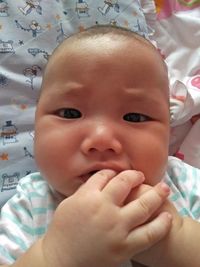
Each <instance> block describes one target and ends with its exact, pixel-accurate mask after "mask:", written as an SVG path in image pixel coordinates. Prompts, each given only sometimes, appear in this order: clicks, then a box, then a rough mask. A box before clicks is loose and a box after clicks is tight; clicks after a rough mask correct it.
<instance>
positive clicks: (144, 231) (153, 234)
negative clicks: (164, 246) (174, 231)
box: [127, 212, 172, 256]
mask: <svg viewBox="0 0 200 267" xmlns="http://www.w3.org/2000/svg"><path fill="white" fill-rule="evenodd" d="M171 225H172V216H171V214H170V213H168V212H162V213H161V214H160V215H159V216H158V217H156V218H155V219H154V220H152V221H151V222H149V223H147V224H144V225H142V226H140V227H138V228H136V229H134V230H133V231H132V232H131V233H130V234H129V235H128V237H127V241H128V245H129V248H130V252H131V251H133V252H134V255H136V254H137V253H140V252H142V251H144V250H146V249H149V248H150V247H152V246H153V245H154V244H156V243H157V242H159V241H160V240H161V239H163V238H164V237H165V236H166V234H167V233H168V232H169V230H170V227H171ZM134 255H132V256H134Z"/></svg>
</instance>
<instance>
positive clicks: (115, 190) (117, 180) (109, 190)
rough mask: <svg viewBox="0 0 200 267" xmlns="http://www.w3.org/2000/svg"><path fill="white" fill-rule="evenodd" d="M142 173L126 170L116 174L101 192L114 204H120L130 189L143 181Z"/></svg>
mask: <svg viewBox="0 0 200 267" xmlns="http://www.w3.org/2000/svg"><path fill="white" fill-rule="evenodd" d="M144 179H145V178H144V175H143V174H142V173H141V172H138V171H133V170H127V171H123V172H121V173H119V174H118V175H116V176H115V177H114V178H113V179H112V180H110V181H109V183H108V184H107V185H106V186H105V187H104V189H103V193H104V194H106V195H107V197H108V198H109V199H110V200H111V201H112V202H113V203H115V204H116V205H121V204H122V203H123V202H124V200H125V199H126V197H127V196H128V194H129V193H130V191H131V190H132V189H133V188H134V187H136V186H138V185H140V184H141V183H143V181H144Z"/></svg>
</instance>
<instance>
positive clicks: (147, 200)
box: [121, 183, 170, 230]
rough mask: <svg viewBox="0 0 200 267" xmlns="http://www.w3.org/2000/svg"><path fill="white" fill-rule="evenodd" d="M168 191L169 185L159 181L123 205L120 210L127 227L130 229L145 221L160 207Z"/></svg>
mask: <svg viewBox="0 0 200 267" xmlns="http://www.w3.org/2000/svg"><path fill="white" fill-rule="evenodd" d="M169 193H170V189H169V187H168V186H167V185H166V184H165V183H159V184H157V185H156V186H155V187H152V189H150V190H148V191H147V192H145V193H144V194H142V195H141V196H140V197H138V198H137V199H136V200H133V201H132V202H130V203H128V204H127V205H126V206H124V207H123V209H122V210H121V212H122V216H124V218H125V219H124V220H125V223H126V227H128V228H127V229H130V230H131V229H133V228H135V227H137V226H139V225H141V224H143V223H144V222H146V221H147V220H148V219H149V218H150V217H151V216H152V215H153V214H154V213H155V211H157V210H158V209H159V208H160V207H161V205H162V204H163V203H164V201H165V200H166V198H167V197H168V195H169Z"/></svg>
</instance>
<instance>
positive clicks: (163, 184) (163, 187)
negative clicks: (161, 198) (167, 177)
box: [160, 182, 170, 194]
mask: <svg viewBox="0 0 200 267" xmlns="http://www.w3.org/2000/svg"><path fill="white" fill-rule="evenodd" d="M160 187H161V188H162V190H163V191H164V192H165V193H168V194H169V193H170V188H169V186H168V185H167V184H166V183H164V182H161V183H160Z"/></svg>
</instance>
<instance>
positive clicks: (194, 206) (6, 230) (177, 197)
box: [0, 157, 200, 267]
mask: <svg viewBox="0 0 200 267" xmlns="http://www.w3.org/2000/svg"><path fill="white" fill-rule="evenodd" d="M163 180H164V181H165V182H166V183H168V184H169V186H170V187H171V191H172V193H171V196H170V198H171V200H172V201H173V202H174V205H175V206H176V208H177V209H178V211H179V212H180V214H181V215H183V216H189V217H192V218H194V219H195V220H198V221H200V194H199V193H198V192H200V170H199V169H195V168H193V167H191V166H189V165H187V164H185V163H183V162H182V161H181V160H179V159H176V158H173V157H170V158H169V164H168V169H167V174H166V175H165V177H164V178H163ZM60 201H61V199H60V196H59V194H57V193H55V192H53V191H52V190H51V188H50V187H49V185H48V184H47V182H46V181H44V180H43V178H42V177H41V175H40V173H34V174H30V175H28V176H26V177H24V178H23V179H21V180H20V182H19V185H18V187H17V194H16V195H15V196H14V197H13V198H12V199H10V200H9V202H7V204H6V205H5V206H4V207H3V208H2V211H1V219H0V264H11V263H13V262H15V260H16V259H17V258H18V257H19V256H20V255H21V254H23V253H24V252H25V251H26V250H27V249H28V248H29V247H30V246H31V245H32V244H33V243H34V242H35V241H36V240H37V239H38V238H40V237H41V236H42V235H43V234H44V233H45V232H46V231H47V228H48V225H49V223H50V222H51V220H52V216H53V213H54V210H55V208H56V207H57V205H58V204H59V202H60ZM125 266H126V267H128V266H130V265H129V263H127V265H126V264H125V265H123V267H125Z"/></svg>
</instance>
